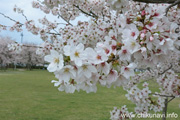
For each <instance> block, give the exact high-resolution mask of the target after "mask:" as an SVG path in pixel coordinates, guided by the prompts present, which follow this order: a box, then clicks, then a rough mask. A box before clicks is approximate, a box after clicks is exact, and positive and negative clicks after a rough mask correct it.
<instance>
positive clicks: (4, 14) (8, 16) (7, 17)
mask: <svg viewBox="0 0 180 120" xmlns="http://www.w3.org/2000/svg"><path fill="white" fill-rule="evenodd" d="M0 15H2V16H4V17H5V18H8V19H9V20H11V21H13V22H15V23H19V24H20V25H24V24H22V23H20V22H19V21H16V20H14V19H12V18H10V17H9V16H6V15H5V14H3V13H1V12H0Z"/></svg>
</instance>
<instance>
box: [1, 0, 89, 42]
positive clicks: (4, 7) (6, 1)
mask: <svg viewBox="0 0 180 120" xmlns="http://www.w3.org/2000/svg"><path fill="white" fill-rule="evenodd" d="M32 1H33V0H0V12H2V13H4V14H5V15H7V16H10V17H11V18H13V19H15V20H17V21H20V22H22V23H24V22H25V19H24V17H23V16H22V15H20V14H17V13H15V12H14V11H13V8H14V6H15V5H17V6H18V7H20V8H22V9H23V10H24V14H25V15H26V16H27V18H28V19H29V20H31V19H33V20H35V21H37V20H38V19H39V18H43V17H44V16H46V17H47V19H48V20H50V21H54V20H57V18H56V17H54V16H51V15H47V14H44V13H43V12H42V11H40V10H39V9H35V8H32V6H31V3H32ZM79 19H81V20H82V19H86V18H85V17H83V16H81V17H79V18H78V19H76V20H75V21H73V24H75V23H76V22H77V21H78V20H79ZM86 20H87V19H86ZM58 21H59V22H61V23H63V22H64V21H63V20H59V19H58ZM64 23H65V22H64ZM0 24H2V25H7V26H12V25H13V24H14V22H12V21H10V20H9V19H7V18H4V17H3V16H2V15H0ZM21 33H22V32H10V31H1V32H0V35H1V36H10V37H12V39H14V40H15V41H17V42H21ZM23 35H24V36H23V43H25V42H26V43H27V42H28V43H37V44H40V43H42V42H43V41H42V40H41V39H40V37H39V36H36V35H33V34H31V33H30V32H28V31H26V30H25V29H24V30H23Z"/></svg>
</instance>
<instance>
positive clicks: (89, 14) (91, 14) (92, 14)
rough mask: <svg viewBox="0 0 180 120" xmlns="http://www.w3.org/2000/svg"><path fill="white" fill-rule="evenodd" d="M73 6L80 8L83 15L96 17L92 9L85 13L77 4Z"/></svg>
mask: <svg viewBox="0 0 180 120" xmlns="http://www.w3.org/2000/svg"><path fill="white" fill-rule="evenodd" d="M73 6H74V7H76V8H77V9H78V10H80V11H81V12H82V13H84V14H85V15H88V16H91V17H93V18H98V16H97V15H96V14H95V13H93V12H92V11H90V13H87V12H85V11H84V10H82V9H81V8H79V6H77V5H73Z"/></svg>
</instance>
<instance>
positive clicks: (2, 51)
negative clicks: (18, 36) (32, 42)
mask: <svg viewBox="0 0 180 120" xmlns="http://www.w3.org/2000/svg"><path fill="white" fill-rule="evenodd" d="M13 42H14V41H13V40H12V39H11V38H10V37H2V36H0V68H1V69H7V66H8V65H9V64H10V63H14V62H15V54H16V53H15V52H14V51H9V48H8V44H9V43H13Z"/></svg>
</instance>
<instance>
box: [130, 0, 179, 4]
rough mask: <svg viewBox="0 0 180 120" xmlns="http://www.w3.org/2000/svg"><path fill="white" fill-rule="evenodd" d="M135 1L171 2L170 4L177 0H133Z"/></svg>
mask: <svg viewBox="0 0 180 120" xmlns="http://www.w3.org/2000/svg"><path fill="white" fill-rule="evenodd" d="M133 1H136V2H144V3H169V4H172V3H174V2H175V1H176V0H133Z"/></svg>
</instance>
